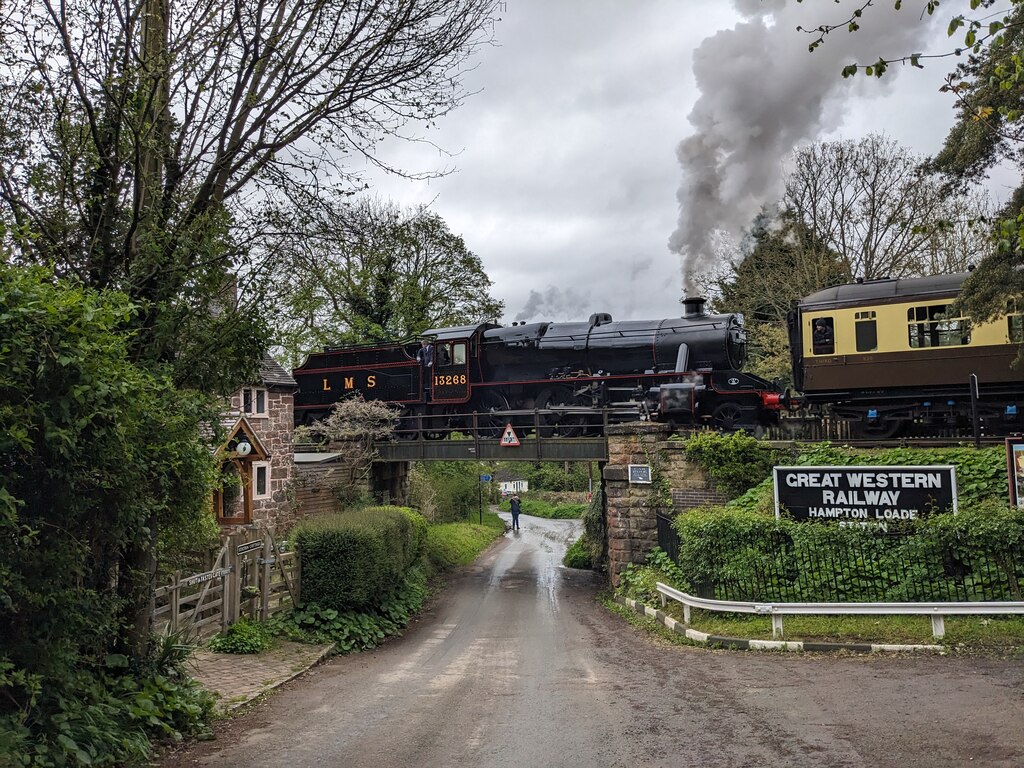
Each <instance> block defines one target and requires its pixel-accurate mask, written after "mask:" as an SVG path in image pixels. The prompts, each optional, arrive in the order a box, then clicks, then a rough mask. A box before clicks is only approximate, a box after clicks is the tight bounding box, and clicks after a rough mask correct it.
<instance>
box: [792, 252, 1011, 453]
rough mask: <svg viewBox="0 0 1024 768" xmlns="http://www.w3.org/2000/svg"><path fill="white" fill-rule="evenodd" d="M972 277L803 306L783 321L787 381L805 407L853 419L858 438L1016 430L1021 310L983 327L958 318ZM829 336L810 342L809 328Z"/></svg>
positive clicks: (840, 290)
mask: <svg viewBox="0 0 1024 768" xmlns="http://www.w3.org/2000/svg"><path fill="white" fill-rule="evenodd" d="M968 274H969V273H966V272H964V273H960V274H952V275H934V276H931V277H921V278H900V279H888V278H886V279H881V280H871V281H864V282H859V283H853V284H849V285H840V286H836V287H833V288H826V289H824V290H821V291H818V292H817V293H813V294H811V295H810V296H807V297H806V298H804V299H802V300H801V301H800V302H798V304H797V305H796V307H794V309H793V311H792V312H791V313H790V314H789V318H788V325H789V329H788V330H789V341H790V353H791V355H792V363H793V383H794V386H795V388H796V389H797V390H799V391H800V392H802V393H803V396H802V402H803V403H806V404H807V405H809V406H811V407H812V408H815V409H818V410H819V411H820V410H822V409H824V408H827V409H828V411H829V412H830V413H831V414H832V415H833V416H835V417H837V418H839V419H843V420H848V421H850V422H851V426H852V427H853V431H854V434H855V435H857V436H861V437H877V438H884V437H891V436H892V435H894V434H896V433H898V432H905V431H914V432H917V433H919V434H937V433H940V432H942V431H956V430H964V429H966V428H967V427H968V426H970V425H971V423H972V414H973V410H972V401H971V384H970V381H971V375H972V374H974V375H976V376H977V381H978V388H977V393H976V397H977V412H978V414H979V416H980V418H981V419H983V420H984V424H985V428H986V431H987V432H989V433H990V434H1007V433H1009V432H1011V431H1019V430H1020V429H1021V427H1022V424H1024V422H1022V419H1021V417H1022V413H1024V410H1022V409H1024V368H1016V369H1014V368H1011V363H1012V362H1013V360H1014V359H1015V358H1016V357H1017V353H1018V350H1019V348H1020V344H1021V342H1022V341H1024V314H1022V312H1021V310H1022V309H1024V306H1021V305H1019V304H1017V303H1016V302H1011V304H1010V306H1008V308H1007V313H1006V314H1005V315H1003V316H1001V317H999V318H997V319H996V320H993V321H992V322H988V323H972V322H971V321H970V320H969V319H968V318H966V317H960V316H958V315H957V314H956V313H955V311H954V302H955V301H956V298H957V297H958V295H959V294H960V288H961V286H962V285H963V282H964V280H965V279H966V277H967V275H968ZM818 324H821V325H822V326H823V327H824V329H825V332H824V333H820V334H818V336H817V337H816V336H815V332H814V329H815V326H817V325H818Z"/></svg>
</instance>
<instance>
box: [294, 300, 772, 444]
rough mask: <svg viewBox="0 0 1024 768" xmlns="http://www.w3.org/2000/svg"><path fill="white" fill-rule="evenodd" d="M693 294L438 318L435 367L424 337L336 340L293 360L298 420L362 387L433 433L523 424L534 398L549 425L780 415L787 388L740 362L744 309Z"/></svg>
mask: <svg viewBox="0 0 1024 768" xmlns="http://www.w3.org/2000/svg"><path fill="white" fill-rule="evenodd" d="M683 304H684V314H683V316H682V317H677V318H668V319H661V320H630V321H622V322H615V321H614V320H612V317H611V316H610V315H608V314H605V313H598V314H594V315H591V317H590V319H589V320H588V321H587V322H573V323H513V324H512V325H511V326H504V327H503V326H499V325H496V324H494V323H481V324H478V325H471V326H462V327H457V328H435V329H432V330H428V331H426V332H425V333H424V334H423V336H424V337H426V338H429V339H431V340H432V342H433V344H434V363H433V367H432V368H423V367H421V366H420V364H419V363H418V362H417V361H416V357H415V353H416V348H417V346H418V344H417V343H416V342H415V341H413V342H410V343H388V344H380V345H364V346H349V347H327V348H325V349H324V351H323V352H318V353H314V354H311V355H310V356H309V357H308V358H307V360H306V362H305V363H304V364H303V365H302V366H301V367H299V368H297V369H296V370H295V371H294V372H293V375H294V377H295V379H296V381H297V382H298V384H299V393H298V395H297V396H296V405H295V413H296V422H298V423H310V422H312V421H313V420H316V419H320V418H323V417H324V416H326V415H327V413H328V411H329V410H330V408H331V406H332V405H333V404H334V403H335V402H337V401H338V400H339V399H341V398H343V397H345V396H346V395H348V394H351V393H355V392H359V393H360V394H362V396H363V397H364V398H366V399H367V400H383V401H386V402H389V403H393V404H395V405H398V406H401V408H402V414H403V417H404V418H403V424H400V427H399V429H400V432H402V431H404V429H403V427H404V425H411V424H412V423H414V422H415V419H417V418H419V417H425V418H422V419H421V423H424V424H426V425H428V426H427V427H426V429H427V431H428V435H429V436H433V437H443V436H444V435H445V434H447V433H448V431H450V430H465V431H471V430H472V429H473V428H474V420H475V424H476V428H477V429H478V431H479V432H480V434H482V435H487V436H496V435H497V434H500V433H501V430H503V429H504V427H505V425H506V423H509V422H511V423H513V424H515V425H516V426H517V427H518V428H519V429H520V430H521V432H520V433H522V431H528V430H529V429H530V428H531V427H532V426H533V425H534V415H533V413H532V412H533V411H534V410H535V409H536V410H537V411H538V412H539V414H540V419H541V424H540V429H541V433H542V434H543V435H545V436H548V435H560V436H566V437H572V436H578V435H582V434H587V433H596V432H599V431H600V428H601V424H602V422H603V419H604V418H605V417H607V419H608V420H609V421H611V422H615V421H635V420H637V418H638V417H639V415H640V411H641V409H646V410H648V411H650V412H652V413H653V414H654V415H655V416H656V417H657V418H660V419H662V420H672V421H674V422H677V423H686V424H709V425H711V426H714V427H717V428H722V429H736V428H738V427H745V428H747V429H750V430H754V429H756V428H758V427H762V426H767V425H770V424H773V423H775V422H776V420H777V416H778V412H779V410H780V409H781V408H782V407H783V403H782V400H783V398H782V396H781V394H780V393H779V391H778V390H777V388H776V387H775V386H774V385H772V384H771V383H769V382H767V381H765V380H764V379H761V378H759V377H757V376H753V375H751V374H747V373H743V372H741V371H740V368H741V367H742V365H743V362H744V357H745V353H746V334H745V332H744V330H743V322H742V317H741V316H740V315H737V314H720V315H712V314H708V313H706V312H705V311H704V300H703V299H687V300H685V301H684V302H683ZM509 412H512V413H509ZM516 412H518V413H516ZM473 414H476V415H475V416H474V415H473Z"/></svg>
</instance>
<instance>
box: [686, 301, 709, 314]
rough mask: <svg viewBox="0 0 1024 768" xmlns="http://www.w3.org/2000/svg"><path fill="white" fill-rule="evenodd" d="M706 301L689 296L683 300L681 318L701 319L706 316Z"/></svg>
mask: <svg viewBox="0 0 1024 768" xmlns="http://www.w3.org/2000/svg"><path fill="white" fill-rule="evenodd" d="M707 301H708V300H707V299H705V298H704V297H703V296H690V297H689V298H686V299H683V317H688V318H689V317H703V316H704V315H706V314H707V313H706V312H705V311H704V305H705V304H706V303H707Z"/></svg>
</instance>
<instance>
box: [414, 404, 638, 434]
mask: <svg viewBox="0 0 1024 768" xmlns="http://www.w3.org/2000/svg"><path fill="white" fill-rule="evenodd" d="M639 418H640V414H639V412H638V411H637V410H636V409H635V408H602V409H594V408H583V407H580V406H553V407H550V408H535V409H530V410H514V409H506V410H493V411H475V412H472V413H468V414H465V413H439V414H429V415H426V414H424V415H409V416H403V417H402V418H401V419H400V420H399V423H398V425H397V427H396V428H395V432H394V435H395V439H397V440H438V439H443V438H451V439H476V438H479V439H482V440H493V439H500V438H501V437H502V435H504V434H505V431H506V428H507V427H508V425H511V426H512V428H513V430H514V431H515V434H516V437H517V439H520V440H522V439H526V438H530V437H537V436H539V437H542V438H545V437H566V438H568V437H594V436H600V435H603V434H604V431H605V428H606V427H608V425H609V424H616V423H624V422H627V421H637V420H638V419H639Z"/></svg>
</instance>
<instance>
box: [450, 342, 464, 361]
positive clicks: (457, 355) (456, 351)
mask: <svg viewBox="0 0 1024 768" xmlns="http://www.w3.org/2000/svg"><path fill="white" fill-rule="evenodd" d="M465 364H466V345H465V344H464V343H463V342H459V343H458V344H452V365H465Z"/></svg>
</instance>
